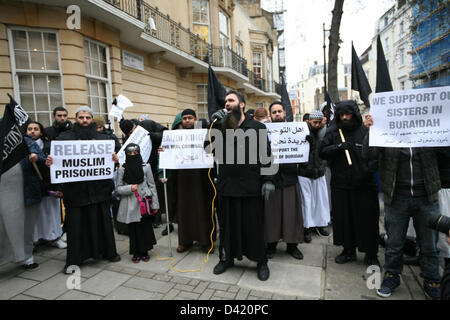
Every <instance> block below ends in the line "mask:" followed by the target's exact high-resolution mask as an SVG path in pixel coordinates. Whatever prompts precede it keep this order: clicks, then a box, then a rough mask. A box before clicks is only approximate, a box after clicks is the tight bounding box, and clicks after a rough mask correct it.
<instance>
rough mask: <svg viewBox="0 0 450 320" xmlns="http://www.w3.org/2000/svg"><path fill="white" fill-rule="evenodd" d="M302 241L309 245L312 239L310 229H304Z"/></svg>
mask: <svg viewBox="0 0 450 320" xmlns="http://www.w3.org/2000/svg"><path fill="white" fill-rule="evenodd" d="M304 235H305V236H304V241H305V242H306V243H310V242H311V240H312V238H311V229H310V228H305V229H304Z"/></svg>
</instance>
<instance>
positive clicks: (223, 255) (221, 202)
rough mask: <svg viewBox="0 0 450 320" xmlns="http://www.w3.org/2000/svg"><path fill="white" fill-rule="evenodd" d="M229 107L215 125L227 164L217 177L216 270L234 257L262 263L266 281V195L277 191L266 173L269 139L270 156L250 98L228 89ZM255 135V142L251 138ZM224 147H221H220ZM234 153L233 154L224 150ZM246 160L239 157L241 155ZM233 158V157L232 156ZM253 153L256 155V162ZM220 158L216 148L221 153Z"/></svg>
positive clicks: (260, 275) (260, 270) (262, 276)
mask: <svg viewBox="0 0 450 320" xmlns="http://www.w3.org/2000/svg"><path fill="white" fill-rule="evenodd" d="M225 109H226V111H225V110H220V111H218V112H216V113H215V114H213V116H212V120H213V121H217V122H218V124H215V125H216V128H219V127H220V128H221V129H222V132H221V136H222V137H223V146H221V147H223V155H224V157H223V160H224V161H223V163H222V164H220V163H219V173H218V180H217V191H218V194H219V199H218V210H217V212H218V217H219V225H220V246H219V258H220V261H219V263H218V264H217V265H216V266H215V267H214V274H221V273H223V272H225V270H226V269H227V268H229V267H232V266H233V265H234V258H237V259H238V260H241V259H242V256H244V255H245V256H246V257H247V258H248V259H250V260H252V261H255V262H257V263H258V265H257V268H258V278H259V279H260V280H261V281H265V280H267V279H268V278H269V275H270V272H269V268H268V266H267V257H266V249H265V239H264V211H263V204H264V203H263V197H262V195H261V193H262V194H263V195H265V197H266V198H268V196H269V194H270V193H271V192H273V191H274V190H275V186H274V185H273V183H272V182H271V181H270V176H268V175H261V172H262V171H261V169H262V167H263V164H262V162H261V161H260V160H261V159H260V157H259V155H260V151H262V150H260V142H261V139H265V141H266V143H267V147H266V150H264V151H265V152H266V155H270V145H269V143H268V139H267V129H266V127H265V125H264V124H262V123H260V122H258V121H256V120H252V119H250V118H249V117H246V116H245V114H244V112H245V99H244V97H243V96H242V94H240V93H239V92H236V91H229V92H228V94H227V95H226V97H225ZM249 136H253V137H254V138H255V139H256V141H249V140H252V138H249ZM261 149H262V148H261ZM221 150H222V149H221ZM232 152H233V155H234V157H233V158H232V159H227V160H228V161H226V160H225V158H226V157H225V155H228V156H229V154H230V153H232ZM240 156H243V158H244V160H245V161H243V162H241V163H240V162H238V160H237V159H238V158H240V160H242V158H241V157H240ZM229 158H231V157H229ZM250 158H253V159H256V161H255V162H252V161H251V160H250ZM216 159H217V152H216Z"/></svg>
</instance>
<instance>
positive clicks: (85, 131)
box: [73, 122, 97, 140]
mask: <svg viewBox="0 0 450 320" xmlns="http://www.w3.org/2000/svg"><path fill="white" fill-rule="evenodd" d="M73 132H74V133H75V135H76V136H77V138H78V139H80V140H92V139H94V138H95V135H96V133H97V124H95V123H91V124H90V125H88V126H87V127H83V126H82V125H81V124H79V123H78V122H76V123H75V124H74V125H73Z"/></svg>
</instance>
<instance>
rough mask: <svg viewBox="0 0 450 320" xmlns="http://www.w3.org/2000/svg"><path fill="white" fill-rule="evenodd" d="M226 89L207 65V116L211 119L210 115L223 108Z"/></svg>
mask: <svg viewBox="0 0 450 320" xmlns="http://www.w3.org/2000/svg"><path fill="white" fill-rule="evenodd" d="M226 94H227V89H225V87H224V86H223V84H222V83H221V82H220V80H219V78H217V76H216V73H215V72H214V70H213V69H212V68H211V66H209V70H208V116H209V119H211V117H212V115H213V114H214V113H215V112H216V111H219V110H220V109H223V108H225V96H226Z"/></svg>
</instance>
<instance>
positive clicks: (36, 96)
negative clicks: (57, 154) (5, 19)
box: [8, 28, 64, 127]
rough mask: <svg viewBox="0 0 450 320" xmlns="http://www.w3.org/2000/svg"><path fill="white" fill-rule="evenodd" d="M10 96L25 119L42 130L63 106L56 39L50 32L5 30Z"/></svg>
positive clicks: (19, 29) (56, 36) (17, 29)
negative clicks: (55, 111) (9, 74)
mask: <svg viewBox="0 0 450 320" xmlns="http://www.w3.org/2000/svg"><path fill="white" fill-rule="evenodd" d="M8 35H9V39H10V43H11V46H10V56H11V64H12V70H13V79H14V93H15V96H16V97H17V99H16V100H17V101H18V103H20V105H21V106H22V107H23V108H24V110H25V111H26V112H27V113H28V114H29V116H30V117H31V118H32V119H33V120H35V121H38V122H40V123H42V125H43V126H44V127H45V126H49V125H50V124H51V123H52V110H53V109H54V108H56V107H62V106H64V101H63V91H62V88H63V86H62V74H61V64H60V53H59V45H58V35H57V33H56V32H53V31H42V30H36V29H21V28H12V29H9V30H8Z"/></svg>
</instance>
